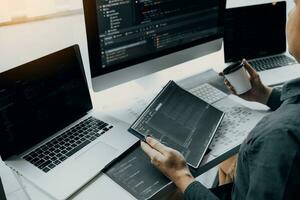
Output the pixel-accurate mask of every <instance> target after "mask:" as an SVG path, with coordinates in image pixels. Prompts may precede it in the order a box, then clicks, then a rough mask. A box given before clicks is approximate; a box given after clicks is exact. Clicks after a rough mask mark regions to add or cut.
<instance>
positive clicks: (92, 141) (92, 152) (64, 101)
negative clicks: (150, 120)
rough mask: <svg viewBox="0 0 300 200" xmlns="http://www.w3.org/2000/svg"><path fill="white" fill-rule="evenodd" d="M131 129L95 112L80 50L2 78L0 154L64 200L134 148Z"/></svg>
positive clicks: (61, 53)
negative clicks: (128, 130)
mask: <svg viewBox="0 0 300 200" xmlns="http://www.w3.org/2000/svg"><path fill="white" fill-rule="evenodd" d="M128 127H129V125H128V124H126V123H124V122H122V121H120V120H117V119H115V118H113V117H110V116H107V115H105V114H103V113H100V112H98V111H96V110H94V109H93V106H92V101H91V97H90V93H89V89H88V85H87V80H86V77H85V74H84V69H83V64H82V60H81V55H80V50H79V46H78V45H74V46H71V47H68V48H66V49H63V50H60V51H58V52H55V53H52V54H50V55H47V56H45V57H42V58H40V59H37V60H35V61H32V62H30V63H27V64H24V65H21V66H19V67H16V68H14V69H11V70H9V71H6V72H3V73H1V74H0V154H1V157H2V159H3V160H4V162H5V163H6V164H7V165H8V166H9V167H11V168H12V169H13V170H16V171H17V172H18V173H19V174H20V175H22V176H23V177H24V178H26V179H27V180H28V181H30V182H31V183H33V184H34V185H36V186H38V187H39V188H40V189H42V191H44V192H45V193H47V194H48V195H50V196H52V197H54V198H55V199H67V198H68V197H70V196H71V195H72V194H73V193H74V192H76V191H77V190H78V189H80V188H81V187H82V186H84V185H85V184H86V183H88V182H89V181H90V180H91V179H92V178H93V177H95V176H96V175H98V174H99V173H100V172H101V170H102V169H104V168H105V166H107V165H108V164H109V163H111V162H112V161H113V160H114V159H116V158H117V157H118V156H119V155H121V154H122V153H123V152H124V151H126V150H127V149H128V148H130V147H131V146H132V145H133V144H135V143H136V142H137V141H138V139H137V138H136V137H134V136H133V135H132V134H130V133H128V132H127V129H128Z"/></svg>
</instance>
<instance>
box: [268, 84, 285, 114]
mask: <svg viewBox="0 0 300 200" xmlns="http://www.w3.org/2000/svg"><path fill="white" fill-rule="evenodd" d="M280 97H281V90H279V89H276V88H274V89H273V90H272V93H271V95H270V97H269V100H268V102H267V106H269V108H271V110H276V109H277V108H279V106H280V105H281V104H282V101H281V100H280Z"/></svg>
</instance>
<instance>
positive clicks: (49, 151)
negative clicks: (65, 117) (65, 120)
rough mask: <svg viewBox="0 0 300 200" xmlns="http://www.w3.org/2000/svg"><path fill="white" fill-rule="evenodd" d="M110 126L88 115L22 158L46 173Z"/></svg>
mask: <svg viewBox="0 0 300 200" xmlns="http://www.w3.org/2000/svg"><path fill="white" fill-rule="evenodd" d="M111 128H113V126H111V125H109V124H107V123H105V122H103V121H100V120H98V119H95V118H93V117H89V118H87V119H85V120H83V121H82V122H80V123H79V124H77V125H75V126H73V127H72V128H70V129H68V130H66V131H65V132H63V133H62V134H61V135H59V136H57V137H55V138H53V139H52V140H51V141H49V142H47V143H46V144H44V145H42V146H41V147H39V148H38V149H36V150H34V151H33V152H31V153H29V154H27V155H25V156H24V157H23V158H24V159H25V160H27V161H28V162H30V163H32V164H33V165H35V166H36V167H38V168H39V169H41V170H43V171H44V172H46V173H47V172H48V171H50V170H51V169H53V168H54V167H56V166H57V165H59V164H60V163H62V162H63V161H64V160H66V159H67V158H68V157H70V156H72V155H73V154H75V153H76V152H77V151H79V150H80V149H82V148H83V147H85V146H86V145H88V144H89V143H91V142H92V141H94V140H95V139H97V138H98V137H100V136H101V135H102V134H104V133H105V132H107V131H108V130H110V129H111Z"/></svg>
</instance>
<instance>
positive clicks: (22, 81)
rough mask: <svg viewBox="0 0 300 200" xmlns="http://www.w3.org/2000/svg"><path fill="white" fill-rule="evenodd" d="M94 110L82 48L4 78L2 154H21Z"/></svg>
mask: <svg viewBox="0 0 300 200" xmlns="http://www.w3.org/2000/svg"><path fill="white" fill-rule="evenodd" d="M91 108H92V103H91V99H90V95H89V90H88V86H87V83H86V79H85V76H84V73H83V68H82V61H81V57H80V53H79V47H78V46H77V45H76V46H72V47H69V48H66V49H64V50H61V51H58V52H56V53H53V54H51V55H48V56H45V57H43V58H40V59H38V60H35V61H33V62H30V63H27V64H24V65H21V66H19V67H17V68H14V69H11V70H9V71H6V72H4V73H1V74H0V154H1V157H2V159H3V160H5V159H6V158H8V157H9V156H11V155H13V154H19V153H21V152H23V151H24V150H26V149H27V148H30V147H32V146H33V145H35V144H37V143H38V142H40V141H42V140H43V139H46V138H47V137H49V136H50V135H52V134H54V133H55V132H57V131H59V130H60V129H62V128H64V127H65V126H67V125H69V124H70V123H72V122H74V121H75V120H77V119H79V118H80V117H82V116H83V115H85V114H86V112H88V111H89V110H90V109H91Z"/></svg>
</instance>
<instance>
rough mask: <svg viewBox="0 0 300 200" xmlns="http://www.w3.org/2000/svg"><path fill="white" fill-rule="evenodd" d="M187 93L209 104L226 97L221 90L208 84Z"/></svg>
mask: <svg viewBox="0 0 300 200" xmlns="http://www.w3.org/2000/svg"><path fill="white" fill-rule="evenodd" d="M189 91H190V92H191V93H192V94H194V95H195V96H197V97H199V98H200V99H202V100H203V101H206V102H207V103H209V104H213V103H215V102H216V101H219V100H220V99H223V98H225V97H227V96H228V95H227V94H225V93H224V92H222V91H221V90H219V89H217V88H215V87H214V86H212V85H210V84H208V83H204V84H202V85H199V86H197V87H195V88H192V89H190V90H189Z"/></svg>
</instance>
